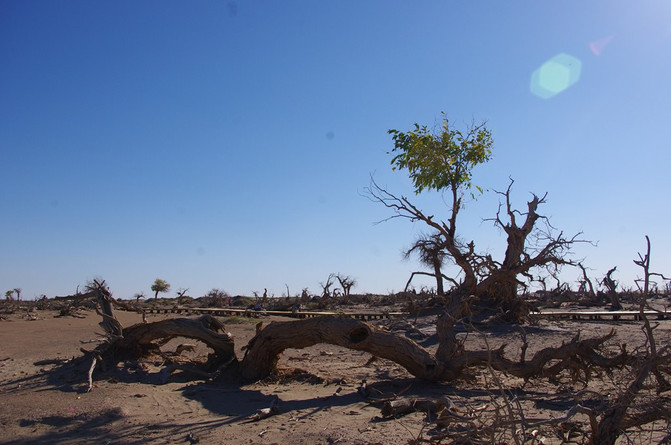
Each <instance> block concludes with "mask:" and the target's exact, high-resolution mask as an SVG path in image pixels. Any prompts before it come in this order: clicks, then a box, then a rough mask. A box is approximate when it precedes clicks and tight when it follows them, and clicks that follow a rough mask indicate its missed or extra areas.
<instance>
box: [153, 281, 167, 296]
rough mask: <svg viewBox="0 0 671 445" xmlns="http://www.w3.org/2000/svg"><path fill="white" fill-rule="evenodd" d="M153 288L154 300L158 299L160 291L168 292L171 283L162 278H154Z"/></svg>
mask: <svg viewBox="0 0 671 445" xmlns="http://www.w3.org/2000/svg"><path fill="white" fill-rule="evenodd" d="M151 290H152V291H153V292H154V300H156V299H158V293H159V292H168V291H169V290H170V283H168V282H167V281H165V280H162V279H160V278H157V279H156V280H154V284H152V285H151Z"/></svg>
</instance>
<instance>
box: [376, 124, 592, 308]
mask: <svg viewBox="0 0 671 445" xmlns="http://www.w3.org/2000/svg"><path fill="white" fill-rule="evenodd" d="M389 134H391V135H392V139H393V141H394V148H393V149H392V150H391V154H392V155H393V158H392V160H391V164H392V168H393V169H394V170H405V171H407V173H408V175H409V177H410V179H411V180H412V183H413V185H414V191H415V194H419V193H422V192H424V191H436V192H439V193H444V194H445V195H447V197H448V199H447V203H448V206H449V207H450V209H449V211H448V218H447V220H439V219H437V218H435V217H434V215H429V214H427V213H425V212H424V211H422V210H421V209H419V208H418V207H417V206H416V205H414V204H413V203H412V202H411V201H410V200H409V199H408V198H406V197H405V196H400V197H399V196H397V195H394V194H392V193H391V192H389V191H388V190H386V189H384V188H382V187H380V186H379V185H378V184H377V183H376V182H375V181H374V180H371V185H370V187H368V188H367V189H366V192H367V194H368V196H369V198H371V199H372V200H373V201H375V202H378V203H381V204H383V205H384V206H385V207H387V208H388V209H390V210H391V211H392V212H393V215H392V216H391V217H389V218H387V220H388V219H392V218H405V219H409V220H411V221H421V222H423V223H425V224H426V225H427V226H428V227H429V228H430V229H431V231H432V235H430V237H429V238H425V239H423V240H420V241H419V244H417V243H416V245H414V246H413V247H411V248H410V249H409V251H408V252H409V253H412V252H413V251H414V250H418V249H420V259H422V260H424V259H426V260H427V261H425V264H426V263H427V262H431V266H432V267H433V268H434V276H435V277H436V280H437V284H438V285H439V286H440V283H439V281H440V278H439V277H440V276H441V272H440V270H439V266H440V265H439V264H438V263H439V260H443V259H444V258H447V257H449V258H450V259H451V260H452V261H454V263H455V264H456V265H457V266H458V267H459V268H460V269H461V272H462V274H463V276H462V278H461V283H460V284H459V286H458V287H457V288H456V289H455V290H454V292H453V294H454V296H456V297H457V298H463V297H465V296H469V295H474V296H476V297H477V298H478V299H479V300H480V303H481V304H483V305H486V306H496V307H497V308H498V309H501V310H503V311H504V312H506V313H508V314H507V315H508V316H509V318H513V319H518V318H519V316H520V312H521V311H522V310H523V308H521V307H520V303H521V300H520V299H519V298H518V297H517V289H518V287H519V285H524V282H523V281H522V280H520V276H522V277H526V279H527V281H528V280H531V279H533V277H532V275H531V273H530V270H531V269H533V268H543V267H546V268H556V267H559V266H561V265H563V264H574V263H572V262H571V261H569V260H567V259H566V258H565V257H566V254H567V253H568V251H569V248H570V246H571V245H572V244H573V243H574V242H577V241H579V240H577V238H576V236H574V237H572V238H565V237H564V236H563V234H562V233H559V234H558V235H556V234H554V232H553V230H552V228H551V226H550V225H549V224H546V226H545V227H544V228H541V229H539V228H538V227H537V226H536V222H537V221H538V220H539V219H543V220H545V217H543V216H541V215H539V214H538V213H537V209H538V206H539V205H540V204H542V203H544V202H545V196H543V197H538V196H536V195H532V199H531V201H529V202H528V203H527V211H526V212H520V211H518V210H515V209H513V207H512V205H511V199H510V194H511V189H512V185H513V183H514V181H513V180H512V179H511V181H510V184H509V186H508V188H507V190H506V191H505V192H496V193H498V194H500V195H501V196H502V197H503V201H504V202H503V203H502V204H501V205H500V206H499V211H498V212H497V214H496V217H495V218H493V219H491V221H493V222H494V225H495V226H497V227H500V228H501V229H502V230H503V231H504V232H505V233H506V234H507V242H508V245H507V249H506V253H505V257H504V259H503V261H500V262H499V261H496V260H494V259H493V258H492V256H491V255H490V254H481V253H478V252H477V251H476V249H475V242H474V241H470V242H464V241H462V240H461V239H460V238H459V237H458V234H457V222H458V215H459V212H460V211H461V210H462V209H463V208H464V198H465V197H466V196H471V197H475V196H476V194H480V193H482V189H481V188H480V187H479V186H477V185H475V184H473V183H472V177H473V170H474V168H475V167H477V166H478V165H480V164H483V163H485V162H487V161H489V160H490V158H491V154H492V151H491V148H492V146H493V143H494V141H493V138H492V134H491V131H490V130H489V129H488V128H487V127H486V124H485V123H484V122H483V123H479V124H475V123H473V124H471V125H470V126H469V127H468V128H467V129H466V130H465V131H461V130H459V129H456V128H454V127H453V126H452V125H451V123H450V122H449V120H448V119H447V117H446V116H445V115H444V114H443V121H442V123H441V126H440V129H439V131H437V132H432V131H430V130H429V129H428V128H427V127H426V126H420V125H419V124H415V125H414V128H413V129H412V130H411V131H407V132H402V131H399V130H389ZM502 209H503V210H504V211H505V214H504V216H502V215H501V213H502V212H501V210H502ZM519 219H522V221H518V220H519ZM532 233H534V235H535V236H533V237H531V238H533V239H534V240H537V242H536V243H535V244H534V245H532V246H529V245H528V243H527V240H528V239H529V238H530V235H531V234H532ZM431 249H434V250H435V249H437V250H435V251H434V252H431V251H430V250H431ZM431 256H433V258H431ZM423 257H425V258H423ZM438 292H439V293H440V290H439V291H438ZM456 306H459V305H456ZM456 306H455V307H456ZM462 306H463V305H462Z"/></svg>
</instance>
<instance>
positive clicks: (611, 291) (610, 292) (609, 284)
mask: <svg viewBox="0 0 671 445" xmlns="http://www.w3.org/2000/svg"><path fill="white" fill-rule="evenodd" d="M616 270H617V266H615V267H613V268H612V269H610V270H609V271H608V273H607V274H606V276H605V277H603V280H601V284H602V285H603V286H605V287H606V291H607V292H606V296H607V297H608V299H609V300H610V309H611V310H612V311H619V310H620V309H622V305H621V304H620V299H619V297H618V296H617V282H616V281H615V280H613V273H614V272H615V271H616Z"/></svg>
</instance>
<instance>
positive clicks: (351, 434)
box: [0, 311, 671, 445]
mask: <svg viewBox="0 0 671 445" xmlns="http://www.w3.org/2000/svg"><path fill="white" fill-rule="evenodd" d="M33 315H34V316H35V317H36V318H37V319H36V320H28V319H26V317H25V316H24V315H23V314H15V315H11V316H9V317H8V319H5V320H0V339H1V341H0V401H1V402H0V431H1V433H0V443H16V444H23V443H25V444H28V443H31V444H33V443H73V444H79V443H82V444H83V443H103V444H140V443H142V444H144V443H156V444H160V443H204V444H265V445H270V444H286V443H291V444H294V445H299V444H336V443H338V444H407V443H410V441H412V440H413V439H416V438H418V437H420V436H421V437H425V438H428V437H431V435H435V434H439V433H440V431H439V430H437V429H436V426H435V423H433V422H432V420H435V419H431V418H430V416H429V417H427V415H426V414H423V413H413V414H410V415H407V416H405V417H402V418H399V419H382V418H381V417H380V408H379V406H374V405H371V404H369V403H367V401H366V400H365V399H364V398H363V397H362V396H361V395H360V394H359V393H358V392H357V389H358V388H359V386H360V385H361V382H362V380H364V379H366V380H367V381H368V384H370V385H373V386H374V387H375V388H376V389H378V390H379V391H380V392H383V393H399V392H402V391H404V390H405V393H404V394H405V395H406V396H407V395H423V396H433V397H439V396H443V395H447V396H449V397H450V398H452V400H454V401H455V403H456V404H457V405H459V406H462V407H465V408H466V410H467V411H468V409H469V408H473V409H476V408H477V407H482V406H490V407H491V406H493V405H495V406H498V405H497V403H498V402H496V401H495V399H496V398H497V397H499V399H500V400H503V399H504V398H505V397H507V398H508V399H511V396H510V394H513V393H515V394H517V397H512V399H515V400H516V401H520V400H521V401H522V402H521V405H520V406H522V405H523V407H524V413H525V416H528V420H533V419H548V418H553V417H558V416H561V415H563V414H564V413H565V412H566V411H567V410H568V408H570V406H572V405H573V403H574V401H573V400H572V399H570V397H569V396H568V395H565V394H564V393H563V392H562V391H564V390H566V391H568V389H567V388H566V387H562V386H561V385H552V384H550V383H548V382H544V381H534V382H533V383H532V384H526V385H525V383H524V382H523V381H521V380H519V379H510V378H506V377H505V376H502V375H500V374H498V375H496V374H492V373H491V372H490V371H488V370H479V371H477V372H476V373H475V375H474V380H472V381H464V382H456V383H455V384H453V385H447V384H435V383H428V382H423V381H419V380H417V379H415V378H413V377H412V376H411V375H410V374H408V373H407V372H406V371H405V370H404V369H403V368H401V367H400V366H398V365H396V364H395V363H392V362H389V361H386V360H382V359H374V360H371V358H372V357H371V355H370V354H368V353H365V352H359V351H350V350H347V349H343V348H339V347H335V346H331V345H317V346H313V347H310V348H306V349H302V350H288V351H286V352H285V353H284V354H283V355H282V358H281V360H280V364H279V368H280V369H282V370H284V371H285V373H286V375H285V376H284V377H281V378H274V379H269V380H267V381H263V382H258V383H254V384H246V385H243V384H239V383H212V382H206V381H204V380H202V379H201V380H193V379H194V378H197V377H196V376H194V375H187V374H185V373H180V372H177V373H174V374H173V375H172V377H171V378H170V380H169V381H168V382H167V383H165V384H161V383H160V374H159V371H160V369H161V368H160V363H145V365H144V367H142V368H140V367H135V369H133V368H130V369H129V368H125V369H123V370H117V371H113V372H108V373H101V372H99V371H96V374H95V375H96V377H97V380H96V381H95V386H94V388H93V390H92V391H91V392H86V387H87V381H86V380H87V378H86V369H78V370H75V369H73V367H72V366H68V365H67V364H65V365H63V364H59V363H58V362H59V361H65V360H67V359H71V358H73V357H79V356H81V355H82V353H81V352H80V348H86V349H89V350H90V349H93V348H94V347H95V345H96V343H95V342H92V341H95V340H96V339H98V338H99V336H98V334H99V333H100V332H101V331H102V330H101V328H100V327H99V326H98V322H99V317H98V316H97V315H96V314H95V313H93V312H83V315H84V318H81V319H80V318H73V317H55V315H56V313H55V312H49V311H37V312H34V313H33ZM165 317H166V316H165V315H160V316H153V317H151V318H150V319H149V321H152V320H157V319H160V318H165ZM118 318H119V319H120V321H121V323H122V324H123V325H125V326H127V325H130V324H133V323H136V322H139V321H140V320H139V316H138V315H137V314H131V313H124V312H120V313H118ZM222 320H223V321H224V324H225V325H226V329H227V331H229V332H231V333H232V334H233V336H234V337H235V339H236V347H237V348H238V352H237V354H238V357H242V356H243V354H244V352H242V351H241V350H240V349H241V348H242V346H244V345H245V344H247V341H248V340H249V339H250V338H251V337H252V336H253V333H254V324H255V321H256V320H254V321H252V322H246V321H244V320H240V319H236V320H227V319H226V318H222ZM277 320H279V321H281V320H280V319H277ZM227 321H228V322H227ZM265 321H266V322H268V321H270V320H265ZM432 321H433V320H432V319H431V317H428V318H427V319H425V320H423V323H422V320H420V327H422V330H423V332H424V333H425V334H426V336H425V337H424V338H421V337H419V338H418V340H421V341H420V343H421V344H422V345H423V346H425V347H426V348H428V349H430V350H431V349H432V348H435V342H436V339H435V335H432V334H433V331H432V327H431V326H432ZM662 323H665V324H663V325H660V327H658V328H657V335H658V337H659V338H660V339H661V338H663V339H665V340H668V339H669V337H670V336H669V333H670V332H671V322H669V321H665V322H662ZM396 326H401V327H402V326H403V323H399V324H397V325H396ZM391 328H392V329H393V328H394V327H393V326H391ZM611 328H616V329H617V331H618V337H617V338H616V340H615V341H614V342H613V344H614V346H613V347H616V346H617V344H618V343H620V342H625V341H626V342H627V343H629V344H630V345H631V344H634V343H636V344H639V343H641V342H642V339H643V334H642V332H641V330H640V324H639V323H636V322H619V323H617V324H615V323H603V322H602V323H589V322H583V323H581V324H577V323H576V322H569V321H564V322H552V323H550V322H545V323H543V324H542V325H541V326H536V327H529V328H527V329H526V331H527V334H528V336H529V341H530V343H531V346H530V349H529V351H528V354H531V353H532V352H533V351H534V350H535V349H538V348H540V347H545V346H548V345H550V344H560V343H561V342H562V341H569V340H570V339H571V338H572V337H573V336H574V335H575V334H576V332H577V330H578V329H581V330H582V332H583V336H591V335H597V334H604V333H606V332H608V331H609V330H610V329H611ZM406 335H409V336H410V335H412V333H407V334H406ZM462 335H463V336H464V337H465V338H466V346H467V347H468V348H470V349H476V348H483V347H486V345H489V346H490V347H492V348H494V347H498V346H500V345H502V344H505V345H507V349H506V350H507V351H508V353H509V354H510V355H511V356H513V357H516V355H517V356H518V355H519V350H520V345H521V334H520V332H519V330H518V329H516V328H508V329H505V328H499V329H498V330H497V331H494V332H486V333H469V334H468V335H466V334H462ZM190 342H191V341H190ZM179 343H180V342H179V341H177V340H173V341H172V342H171V343H169V344H168V345H166V346H165V347H164V348H163V349H164V350H166V351H170V350H174V348H175V347H176V346H177V345H178V344H179ZM206 352H207V351H206V348H205V347H204V345H198V347H197V349H196V350H195V351H193V352H187V353H185V354H186V355H191V356H193V358H196V357H198V356H204V355H205V354H206ZM80 368H81V367H80ZM296 370H298V371H296ZM622 379H626V374H624V375H619V376H617V375H616V376H614V377H609V378H605V377H604V379H603V381H602V382H601V383H598V384H597V386H596V387H595V388H596V389H597V390H598V391H600V392H602V393H603V392H604V391H605V392H608V391H613V392H615V391H617V389H618V385H620V386H621V385H622ZM485 388H487V389H485ZM566 394H568V392H567V393H566ZM275 397H278V398H279V408H280V411H279V413H278V414H277V415H275V416H273V417H270V418H267V419H264V420H262V421H259V422H247V421H246V419H245V418H246V417H247V416H250V415H252V414H254V413H255V412H256V410H257V409H260V408H264V407H267V406H269V405H270V403H271V401H272V400H273V398H275ZM583 402H584V401H583ZM588 402H589V401H588ZM585 403H587V402H585ZM501 406H505V404H504V403H501ZM575 428H576V429H577V430H579V429H580V425H579V424H578V426H576V427H575ZM539 434H543V435H544V437H545V443H561V442H562V440H561V439H559V437H560V436H561V434H560V433H559V432H557V431H556V428H554V427H553V428H551V427H547V428H540V429H539ZM492 437H493V438H494V436H492ZM566 437H568V436H566ZM443 443H449V441H446V442H443ZM503 443H505V441H504V442H503ZM578 443H579V442H578ZM641 443H645V442H641Z"/></svg>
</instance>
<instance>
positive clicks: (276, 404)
mask: <svg viewBox="0 0 671 445" xmlns="http://www.w3.org/2000/svg"><path fill="white" fill-rule="evenodd" d="M279 412H280V399H279V397H277V396H275V397H273V400H271V401H270V406H268V408H261V409H259V410H257V411H256V413H254V414H252V415H251V416H248V417H246V418H245V421H244V423H250V422H258V421H259V420H263V419H266V418H268V417H270V416H274V415H275V414H277V413H279Z"/></svg>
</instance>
